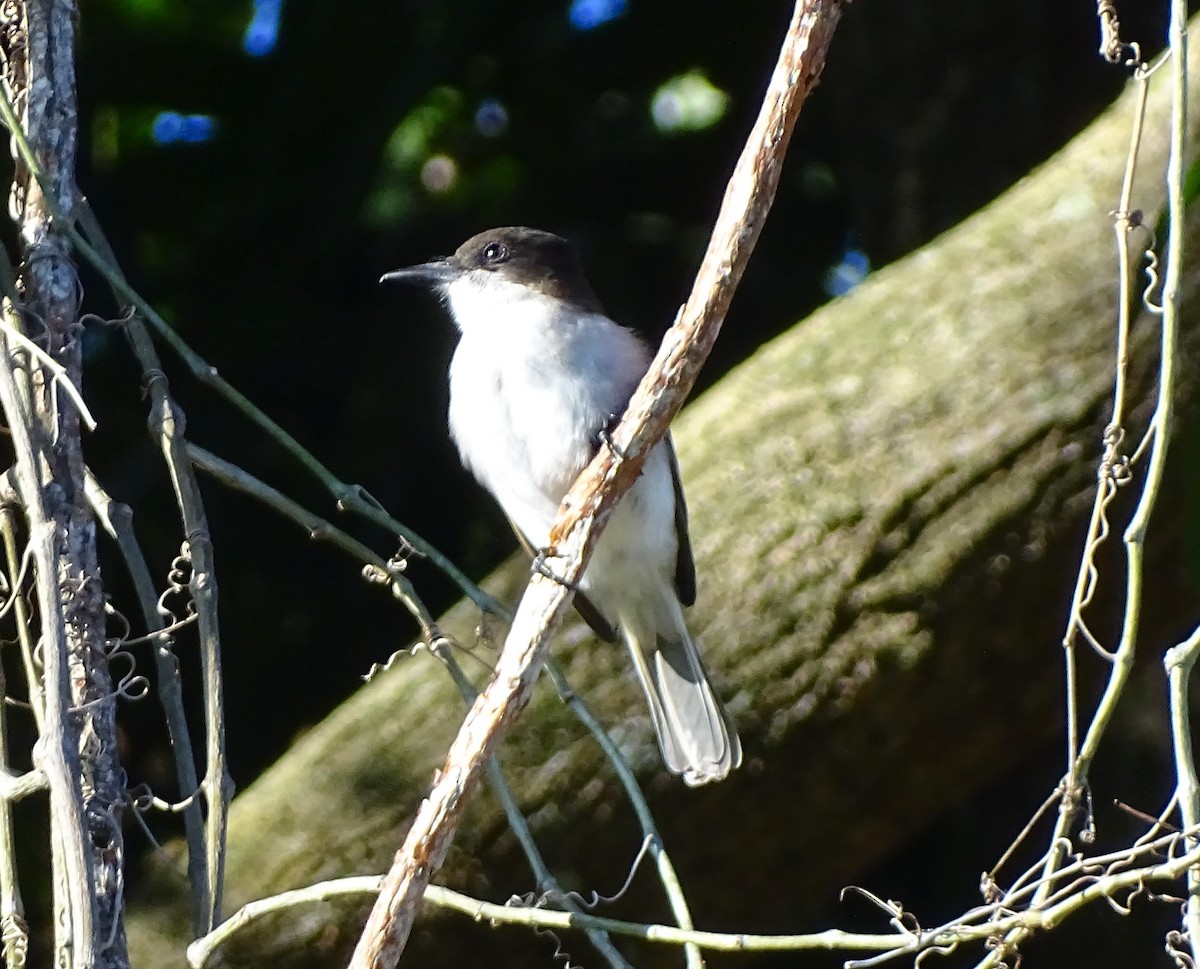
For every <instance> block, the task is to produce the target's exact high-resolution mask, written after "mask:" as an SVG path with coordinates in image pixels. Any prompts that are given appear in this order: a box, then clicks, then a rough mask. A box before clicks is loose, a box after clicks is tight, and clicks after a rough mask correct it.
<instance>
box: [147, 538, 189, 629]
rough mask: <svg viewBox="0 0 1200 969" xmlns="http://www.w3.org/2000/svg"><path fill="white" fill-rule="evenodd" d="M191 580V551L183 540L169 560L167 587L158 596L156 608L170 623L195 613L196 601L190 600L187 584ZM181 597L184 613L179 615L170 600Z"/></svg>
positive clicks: (176, 622) (177, 621) (179, 621)
mask: <svg viewBox="0 0 1200 969" xmlns="http://www.w3.org/2000/svg"><path fill="white" fill-rule="evenodd" d="M191 580H192V553H191V549H190V548H189V547H188V544H187V542H184V543H183V545H182V546H181V547H180V550H179V554H178V555H177V556H175V558H174V559H173V560H172V562H171V568H170V570H169V571H168V572H167V588H166V589H165V590H164V591H163V594H162V595H160V596H159V597H158V603H157V605H156V608H157V609H158V614H159V615H160V616H162V617H163V618H164V619H166V620H168V622H169V623H170V624H171V625H176V624H178V623H181V622H183V621H184V619H185V618H187V617H190V616H194V615H195V614H196V603H195V602H193V601H192V596H191V592H190V590H189V589H188V585H189V583H190V582H191ZM172 599H182V600H183V601H184V603H185V604H184V613H185V615H182V616H181V615H180V614H179V613H178V612H176V611H175V609H174V608H173V607H172V606H171V604H170V600H172Z"/></svg>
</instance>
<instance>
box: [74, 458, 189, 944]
mask: <svg viewBox="0 0 1200 969" xmlns="http://www.w3.org/2000/svg"><path fill="white" fill-rule="evenodd" d="M87 493H88V501H89V502H90V503H91V505H92V509H93V510H94V511H95V513H96V517H97V518H98V519H99V520H100V522H101V524H102V525H103V526H104V530H105V531H106V532H107V533H108V534H109V535H110V536H111V537H112V539H113V540H114V541H115V542H116V543H117V547H118V548H119V549H120V550H121V558H122V559H124V561H125V567H126V569H127V570H128V571H129V578H130V580H131V581H132V582H133V587H134V590H135V593H136V595H137V599H138V605H139V606H140V608H141V611H142V621H143V622H144V623H145V624H146V629H147V631H148V632H150V633H155V632H157V631H158V630H161V629H162V628H163V627H164V626H165V625H166V622H165V620H164V618H163V617H162V615H160V614H159V611H158V609H157V602H158V596H157V593H156V592H155V588H154V580H153V579H152V578H151V576H150V569H149V567H148V566H147V565H146V558H145V556H144V555H143V554H142V549H141V546H140V545H138V542H137V537H136V536H135V535H134V533H133V509H131V508H130V507H129V506H128V505H124V504H121V503H119V502H116V501H114V500H113V499H112V497H111V496H110V495H109V494H108V492H106V491H105V490H104V489H103V488H102V487H101V486H100V482H98V481H97V480H96V479H95V477H94V476H93V475H92V474H91V472H90V471H89V472H88V475H87ZM173 643H174V641H173V639H172V638H171V637H170V636H169V635H167V634H165V633H164V634H163V635H162V636H160V637H154V668H155V673H156V679H157V684H158V702H159V705H160V706H161V707H162V709H163V716H164V717H165V719H166V723H167V736H168V738H169V739H170V742H171V750H172V752H173V754H174V757H173V760H174V761H175V783H176V784H177V785H178V787H179V796H180V797H181V798H183V799H184V800H185V801H187V802H188V803H187V806H186V807H185V808H184V809H183V824H184V833H185V840H186V841H187V848H188V882H189V883H190V884H191V888H192V929H193V931H194V932H195V934H196V935H198V936H199V935H203V934H204V933H205V932H206V931H208V920H209V918H210V907H209V901H208V900H209V899H210V898H211V897H212V890H211V888H212V886H211V885H210V884H209V879H208V871H209V868H208V859H207V857H206V852H205V843H204V815H203V813H202V811H201V809H200V799H199V798H197V797H194V795H195V793H196V791H197V789H198V787H199V782H198V780H197V778H196V761H195V755H194V753H193V751H192V735H191V731H190V730H189V729H188V722H187V714H186V711H185V710H184V708H183V683H182V679H181V677H180V675H179V658H178V657H177V656H176V655H175V651H174V649H173V648H172V647H173Z"/></svg>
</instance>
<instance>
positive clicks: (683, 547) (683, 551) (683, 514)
mask: <svg viewBox="0 0 1200 969" xmlns="http://www.w3.org/2000/svg"><path fill="white" fill-rule="evenodd" d="M665 443H666V445H667V458H668V461H669V463H670V465H671V484H672V485H674V487H675V539H676V541H677V542H678V543H679V548H678V549H677V551H676V552H675V591H676V592H677V593H679V601H680V602H682V603H683V604H684V605H685V606H690V605H692V604H694V603H695V601H696V563H695V561H693V559H692V540H691V539H690V538H689V537H688V513H687V500H686V499H685V498H684V497H683V479H682V478H680V476H679V459H678V458H677V457H675V442H674V441H672V440H671V435H670V434H668V435H667V436H666V438H665Z"/></svg>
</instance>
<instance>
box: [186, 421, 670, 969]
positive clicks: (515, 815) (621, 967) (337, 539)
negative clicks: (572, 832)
mask: <svg viewBox="0 0 1200 969" xmlns="http://www.w3.org/2000/svg"><path fill="white" fill-rule="evenodd" d="M188 455H189V456H190V457H191V459H192V462H193V463H194V464H195V465H196V467H198V468H200V469H201V470H202V471H205V472H206V473H208V474H211V475H213V476H214V477H215V478H216V479H217V480H219V481H221V482H222V483H224V484H226V485H228V486H229V487H231V488H234V489H236V490H238V491H241V492H243V493H244V494H248V495H250V496H251V497H253V498H255V499H257V500H258V501H261V502H262V503H263V504H264V505H266V506H267V507H268V508H272V509H274V510H275V511H277V512H279V513H280V514H281V515H283V516H284V517H285V518H288V519H290V520H291V521H294V522H295V523H296V524H298V525H299V526H300V527H301V528H303V529H305V531H307V532H308V534H309V536H310V537H312V538H313V539H319V540H321V541H326V542H330V543H331V544H333V545H335V546H336V547H338V548H340V549H341V550H342V551H344V552H347V553H349V554H350V555H351V556H352V557H354V558H356V559H358V560H359V561H360V562H362V563H364V564H365V565H367V566H368V567H370V568H373V569H375V570H376V571H377V572H378V573H380V574H381V575H383V576H386V581H387V582H388V584H389V585H390V586H391V587H392V590H393V597H394V598H396V599H398V600H399V601H400V602H402V603H403V604H404V605H405V607H406V608H407V609H408V610H409V612H410V613H412V615H413V617H414V618H415V619H416V620H417V622H418V624H419V625H420V626H421V630H422V633H423V635H424V636H425V638H426V641H427V642H428V644H429V648H430V650H431V651H432V652H433V653H434V654H435V655H436V656H437V657H438V658H439V659H440V660H441V661H442V664H443V665H444V666H445V668H446V670H447V672H449V674H450V676H451V678H452V679H453V680H454V683H455V686H457V687H458V690H459V692H460V693H461V694H462V696H463V699H464V700H466V702H467V703H472V702H474V700H475V697H476V696H477V695H478V692H477V691H476V689H475V687H474V686H473V685H472V683H471V681H470V680H469V679H468V678H467V676H466V674H465V673H463V671H462V668H461V667H459V665H458V663H457V661H456V660H455V659H454V656H453V654H452V653H451V652H450V650H449V649H448V648H446V647H447V645H448V644H447V642H446V640H445V638H444V637H443V636H442V634H441V632H440V631H439V630H438V628H437V624H436V623H435V621H434V619H433V616H432V615H430V613H429V611H428V610H427V609H426V608H425V605H424V603H423V602H421V600H420V598H419V597H418V596H417V594H416V590H414V589H413V588H412V586H411V584H410V583H409V582H408V580H407V579H406V578H404V576H402V575H400V574H399V573H398V572H397V571H396V570H395V569H394V568H391V567H390V566H389V563H388V562H386V561H385V560H384V559H383V557H382V556H380V555H376V554H375V553H374V552H373V551H372V550H371V549H369V548H368V547H367V546H365V545H363V544H362V543H361V542H359V541H358V540H357V539H354V538H352V537H351V536H349V535H347V534H346V533H345V532H343V531H342V530H341V529H339V528H337V527H335V526H333V525H332V524H330V523H329V522H328V521H326V520H324V519H323V518H320V517H318V516H317V515H314V514H313V513H312V512H310V511H308V510H307V509H305V508H303V507H302V506H301V505H299V504H298V503H297V502H295V501H293V500H292V499H290V498H288V497H287V496H286V495H284V494H282V493H281V492H280V491H278V490H276V489H275V488H272V487H271V486H270V485H268V484H266V483H265V482H263V481H260V480H259V479H258V478H256V477H254V476H253V475H251V474H249V473H248V472H247V471H245V470H243V469H242V468H239V467H238V466H237V465H234V464H231V463H230V462H228V461H224V460H222V459H221V458H218V457H217V456H216V455H215V454H211V453H210V452H208V451H206V450H204V449H203V448H201V447H197V446H196V445H194V444H189V445H188ZM487 774H488V781H489V783H490V784H491V786H492V790H493V793H494V794H495V795H496V799H497V800H498V801H499V802H500V806H501V807H502V808H503V810H504V814H505V816H506V818H507V819H508V826H509V827H510V828H511V829H512V832H513V834H514V835H515V836H516V838H517V842H518V843H519V844H520V845H521V848H522V850H523V851H524V852H525V857H526V858H527V859H528V860H529V865H530V868H531V869H532V870H533V873H534V877H535V878H536V879H537V885H538V889H539V890H540V891H542V892H545V893H549V894H551V895H553V896H554V897H555V898H556V899H561V900H562V901H563V903H564V904H565V905H566V906H567V907H568V908H577V906H574V904H573V903H572V902H571V900H570V898H569V897H568V896H567V894H566V893H565V892H563V891H562V889H561V888H560V887H559V885H558V882H557V880H556V879H555V878H554V876H553V875H552V874H551V873H550V869H549V868H548V867H547V866H546V863H545V861H544V860H543V859H542V856H541V852H540V851H539V850H538V847H537V845H536V843H535V842H534V840H533V833H532V832H531V831H530V830H529V825H528V824H527V823H526V821H525V818H524V816H523V815H522V814H521V809H520V806H519V805H518V804H517V799H516V797H515V796H514V795H513V792H512V790H511V788H509V786H508V782H507V781H506V780H505V779H504V772H503V771H502V770H501V768H500V763H499V761H498V760H497V759H496V758H494V757H493V758H492V759H490V760H489V761H488V764H487ZM685 912H686V909H685ZM588 934H589V937H590V938H591V940H592V943H593V944H594V945H595V946H596V948H597V949H599V950H600V952H601V953H602V954H603V956H604V957H605V959H606V960H607V961H608V963H609V965H611V966H613V967H614V969H627V967H628V963H627V962H626V961H625V959H624V958H623V957H622V956H621V954H620V953H619V952H618V951H617V950H616V948H615V947H614V946H613V944H612V942H611V940H609V938H608V937H607V935H605V934H604V933H603V932H599V931H597V930H589V932H588Z"/></svg>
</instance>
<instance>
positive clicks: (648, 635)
mask: <svg viewBox="0 0 1200 969" xmlns="http://www.w3.org/2000/svg"><path fill="white" fill-rule="evenodd" d="M665 611H666V612H667V613H669V614H670V617H671V619H672V620H673V621H672V622H670V623H669V628H667V629H666V630H664V629H662V628H660V629H658V630H656V631H650V630H641V629H634V628H630V627H629V626H627V625H624V624H622V625H623V628H622V631H623V632H624V634H625V640H626V642H627V643H628V644H629V651H630V653H631V654H632V655H633V665H634V668H635V669H636V670H637V674H638V679H639V680H641V683H642V689H644V690H645V691H646V701H647V702H648V703H649V706H650V719H651V721H652V722H653V723H654V732H655V733H656V734H657V735H658V745H659V747H660V748H662V755H663V761H664V762H665V763H666V765H667V769H668V770H670V771H671V772H672V773H673V774H679V775H681V776H682V777H683V780H684V783H686V784H688V785H689V786H691V787H697V786H699V785H701V784H708V783H710V782H712V781H719V780H721V779H723V778H724V777H725V776H726V775H728V774H729V772H730V771H731V770H733V769H734V768H736V767H738V766H739V765H740V764H741V762H742V743H741V741H740V740H739V739H738V735H737V729H736V728H735V727H734V725H733V721H732V720H730V718H729V714H728V713H727V712H726V710H725V708H724V706H722V704H721V701H720V700H719V699H717V696H716V694H715V693H714V692H713V689H712V686H710V685H709V682H708V676H707V675H706V674H705V671H704V664H703V663H702V662H701V660H700V653H699V651H698V650H697V649H696V644H695V643H693V642H692V637H691V636H690V635H689V634H688V631H687V627H686V626H685V625H684V623H683V610H682V608H681V607H680V606H679V604H678V603H676V602H672V603H671V604H670V606H669V607H668V609H666V610H665ZM664 618H665V617H664ZM659 625H660V626H663V625H668V624H667V623H660V624H659Z"/></svg>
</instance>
